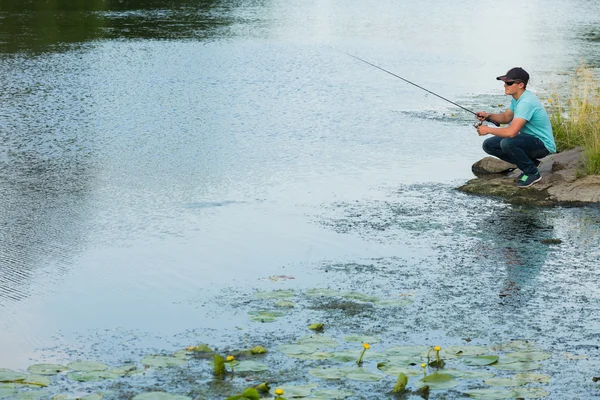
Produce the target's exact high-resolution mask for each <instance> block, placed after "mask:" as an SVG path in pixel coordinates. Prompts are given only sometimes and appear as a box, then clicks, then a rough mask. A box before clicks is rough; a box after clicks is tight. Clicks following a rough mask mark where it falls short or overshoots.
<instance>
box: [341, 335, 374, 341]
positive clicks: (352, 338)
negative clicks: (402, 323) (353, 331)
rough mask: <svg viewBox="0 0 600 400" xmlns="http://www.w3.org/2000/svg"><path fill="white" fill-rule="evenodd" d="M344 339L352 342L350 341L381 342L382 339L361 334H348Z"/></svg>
mask: <svg viewBox="0 0 600 400" xmlns="http://www.w3.org/2000/svg"><path fill="white" fill-rule="evenodd" d="M344 340H345V341H346V342H350V343H353V342H354V343H379V342H381V339H379V338H378V337H376V336H361V335H353V336H346V337H345V338H344Z"/></svg>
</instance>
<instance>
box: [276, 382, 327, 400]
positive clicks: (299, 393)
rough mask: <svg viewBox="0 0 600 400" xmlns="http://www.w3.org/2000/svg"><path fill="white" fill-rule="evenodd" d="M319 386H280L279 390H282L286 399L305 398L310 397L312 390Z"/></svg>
mask: <svg viewBox="0 0 600 400" xmlns="http://www.w3.org/2000/svg"><path fill="white" fill-rule="evenodd" d="M318 386H319V385H316V384H310V385H304V386H280V389H282V390H283V392H284V396H285V397H286V398H291V397H307V396H310V394H311V392H312V390H313V389H315V388H316V387H318Z"/></svg>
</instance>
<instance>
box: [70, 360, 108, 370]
mask: <svg viewBox="0 0 600 400" xmlns="http://www.w3.org/2000/svg"><path fill="white" fill-rule="evenodd" d="M67 368H69V369H70V370H73V371H82V372H94V371H105V370H107V369H108V365H106V364H102V363H99V362H96V361H73V362H71V363H69V364H67Z"/></svg>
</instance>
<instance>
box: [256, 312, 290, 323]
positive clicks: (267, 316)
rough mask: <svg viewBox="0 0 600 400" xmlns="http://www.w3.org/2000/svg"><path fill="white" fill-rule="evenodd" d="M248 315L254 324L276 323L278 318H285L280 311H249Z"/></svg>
mask: <svg viewBox="0 0 600 400" xmlns="http://www.w3.org/2000/svg"><path fill="white" fill-rule="evenodd" d="M248 315H249V316H250V320H251V321H254V322H263V323H267V322H274V321H276V320H277V318H279V317H282V316H284V315H285V314H284V313H282V312H279V311H267V310H260V311H249V312H248Z"/></svg>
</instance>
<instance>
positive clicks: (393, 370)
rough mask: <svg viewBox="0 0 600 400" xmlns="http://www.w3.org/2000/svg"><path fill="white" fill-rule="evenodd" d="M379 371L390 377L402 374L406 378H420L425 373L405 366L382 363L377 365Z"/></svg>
mask: <svg viewBox="0 0 600 400" xmlns="http://www.w3.org/2000/svg"><path fill="white" fill-rule="evenodd" d="M377 369H379V370H380V371H382V372H385V373H386V374H388V375H393V376H396V377H397V376H398V374H400V373H402V374H404V375H406V376H419V375H421V374H422V373H423V372H422V371H421V370H418V369H410V368H407V367H406V366H404V365H398V364H394V363H389V362H381V363H378V364H377Z"/></svg>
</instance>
